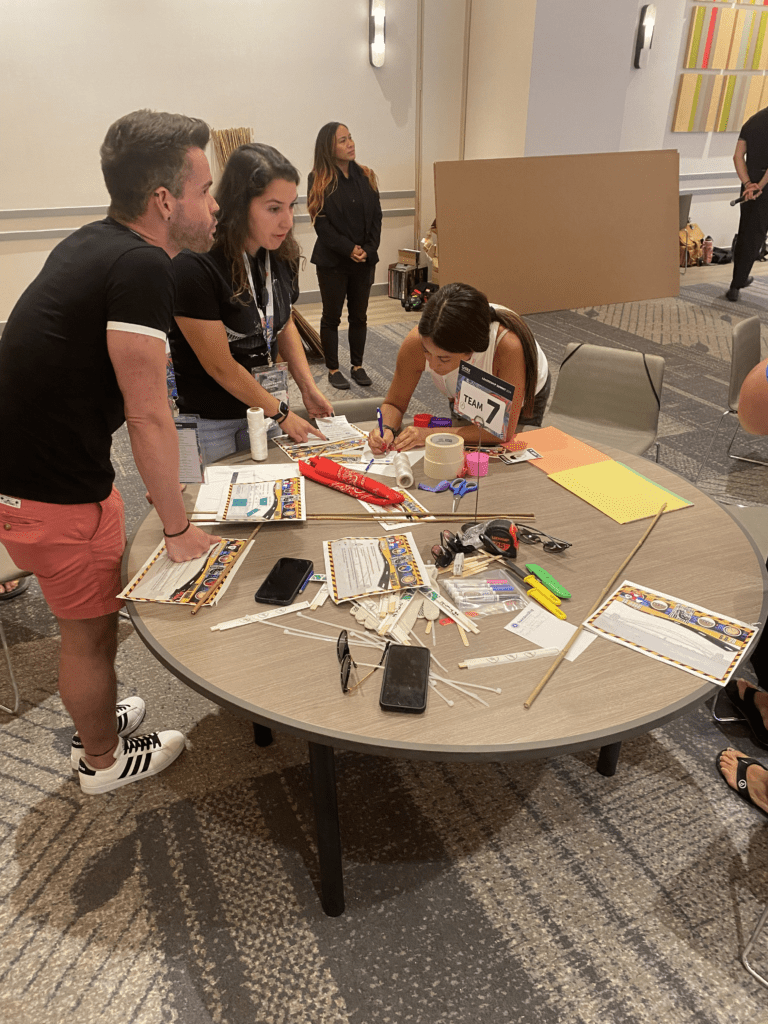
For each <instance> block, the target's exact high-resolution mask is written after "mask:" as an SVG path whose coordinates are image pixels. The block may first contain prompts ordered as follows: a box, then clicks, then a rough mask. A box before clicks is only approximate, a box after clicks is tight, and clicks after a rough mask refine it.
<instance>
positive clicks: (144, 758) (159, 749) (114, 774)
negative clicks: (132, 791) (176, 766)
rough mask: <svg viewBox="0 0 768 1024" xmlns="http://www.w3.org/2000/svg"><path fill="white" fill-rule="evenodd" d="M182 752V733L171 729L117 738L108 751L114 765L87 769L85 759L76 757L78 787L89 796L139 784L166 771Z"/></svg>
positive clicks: (87, 765)
mask: <svg viewBox="0 0 768 1024" xmlns="http://www.w3.org/2000/svg"><path fill="white" fill-rule="evenodd" d="M183 749H184V734H183V733H181V732H177V731H176V730H175V729H166V730H165V731H164V732H150V733H147V735H146V736H129V737H127V738H123V737H122V736H121V737H120V739H119V740H118V741H117V746H116V747H115V749H114V751H113V752H112V756H113V757H114V758H115V763H114V764H113V765H112V767H111V768H91V766H90V765H89V764H88V762H87V761H86V760H85V757H81V758H80V763H79V765H78V767H77V771H78V775H79V776H80V788H81V789H82V791H83V792H84V793H88V795H91V794H94V793H108V792H109V791H110V790H111V789H119V788H120V787H121V786H127V785H128V783H129V782H139V780H140V779H146V778H147V776H149V775H157V773H158V772H161V771H162V770H163V768H167V767H168V765H169V764H171V763H172V762H173V761H175V760H176V758H177V757H178V756H179V754H180V753H181V752H182V750H183Z"/></svg>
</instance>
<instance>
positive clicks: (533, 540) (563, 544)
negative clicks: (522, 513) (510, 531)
mask: <svg viewBox="0 0 768 1024" xmlns="http://www.w3.org/2000/svg"><path fill="white" fill-rule="evenodd" d="M516 525H517V536H518V537H519V538H520V540H521V541H523V542H524V543H525V544H541V545H542V547H543V548H544V550H545V551H566V550H567V549H568V548H570V547H572V546H573V545H572V544H571V543H570V541H567V540H558V538H557V537H550V535H549V534H548V533H544V532H543V531H542V530H537V529H535V527H533V526H521V525H520V524H519V523H517V524H516ZM542 537H546V538H547V539H546V540H545V541H542Z"/></svg>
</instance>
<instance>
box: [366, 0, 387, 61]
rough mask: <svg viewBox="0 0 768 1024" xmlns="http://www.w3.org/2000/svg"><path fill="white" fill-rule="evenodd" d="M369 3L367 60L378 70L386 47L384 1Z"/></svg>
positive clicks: (371, 0) (377, 0)
mask: <svg viewBox="0 0 768 1024" xmlns="http://www.w3.org/2000/svg"><path fill="white" fill-rule="evenodd" d="M370 2H371V15H370V18H369V19H368V43H369V47H370V53H369V56H368V59H369V60H370V62H371V64H372V65H373V66H374V67H375V68H380V67H382V65H383V64H384V50H385V45H386V32H385V28H384V22H385V20H386V12H385V9H384V0H370Z"/></svg>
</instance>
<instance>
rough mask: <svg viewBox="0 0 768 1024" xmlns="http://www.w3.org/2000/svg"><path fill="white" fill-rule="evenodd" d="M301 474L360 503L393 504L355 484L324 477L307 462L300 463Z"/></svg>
mask: <svg viewBox="0 0 768 1024" xmlns="http://www.w3.org/2000/svg"><path fill="white" fill-rule="evenodd" d="M299 472H300V473H301V475H302V476H305V477H307V479H309V480H314V481H315V483H318V484H325V486H326V487H331V488H333V490H334V491H341V493H342V494H348V495H349V496H350V497H352V498H357V499H358V500H359V501H367V502H370V503H371V504H372V505H391V504H392V502H391V501H389V500H388V499H385V498H378V497H376V495H375V494H371V493H370V492H369V491H364V490H362V488H360V487H355V486H354V485H353V484H345V483H342V482H341V481H340V480H334V479H331V477H329V476H324V475H323V474H322V473H319V472H318V471H317V470H316V469H315V468H314V466H311V465H309V464H308V463H306V462H301V461H299ZM399 500H400V501H402V500H403V499H402V497H400V498H399Z"/></svg>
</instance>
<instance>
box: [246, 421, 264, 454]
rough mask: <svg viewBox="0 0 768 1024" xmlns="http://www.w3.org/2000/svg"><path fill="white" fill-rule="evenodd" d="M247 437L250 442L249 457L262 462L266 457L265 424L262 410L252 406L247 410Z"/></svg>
mask: <svg viewBox="0 0 768 1024" xmlns="http://www.w3.org/2000/svg"><path fill="white" fill-rule="evenodd" d="M246 415H247V418H248V438H249V439H250V442H251V458H252V459H254V460H255V461H256V462H263V461H264V459H266V457H267V425H266V423H265V422H264V410H263V409H258V408H253V409H249V410H248V412H247V414H246Z"/></svg>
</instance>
